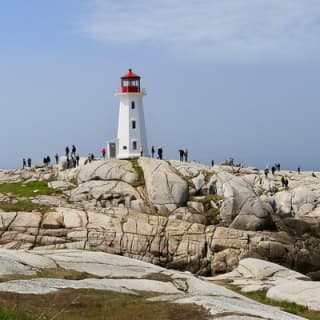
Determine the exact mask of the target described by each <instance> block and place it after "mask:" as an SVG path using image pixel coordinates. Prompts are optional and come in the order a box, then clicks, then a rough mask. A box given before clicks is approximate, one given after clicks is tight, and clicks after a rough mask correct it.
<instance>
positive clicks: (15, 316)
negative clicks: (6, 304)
mask: <svg viewBox="0 0 320 320" xmlns="http://www.w3.org/2000/svg"><path fill="white" fill-rule="evenodd" d="M0 319H1V320H34V319H36V318H35V317H33V316H32V315H31V313H29V312H26V311H17V310H14V309H7V308H3V307H0Z"/></svg>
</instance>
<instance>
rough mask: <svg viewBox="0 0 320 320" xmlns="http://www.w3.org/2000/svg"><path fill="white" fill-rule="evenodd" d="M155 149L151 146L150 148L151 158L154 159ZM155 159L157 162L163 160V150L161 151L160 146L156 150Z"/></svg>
mask: <svg viewBox="0 0 320 320" xmlns="http://www.w3.org/2000/svg"><path fill="white" fill-rule="evenodd" d="M155 152H156V150H155V147H154V146H152V147H151V157H152V158H154V156H155ZM157 159H159V160H162V159H163V149H162V146H160V147H159V148H158V149H157Z"/></svg>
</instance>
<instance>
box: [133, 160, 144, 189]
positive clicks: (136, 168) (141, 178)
mask: <svg viewBox="0 0 320 320" xmlns="http://www.w3.org/2000/svg"><path fill="white" fill-rule="evenodd" d="M130 161H131V163H132V167H133V169H134V171H135V172H136V174H137V176H138V180H137V182H136V183H135V187H138V186H143V185H144V184H145V180H144V173H143V169H142V168H141V167H140V165H139V163H138V160H137V159H132V160H130Z"/></svg>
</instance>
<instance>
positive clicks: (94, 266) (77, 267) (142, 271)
mask: <svg viewBox="0 0 320 320" xmlns="http://www.w3.org/2000/svg"><path fill="white" fill-rule="evenodd" d="M32 252H34V253H36V255H40V256H42V257H45V258H48V259H51V260H52V261H54V262H55V263H56V264H57V265H58V266H59V267H61V268H64V269H68V270H74V271H78V272H86V273H88V274H92V275H94V276H98V277H114V278H115V277H116V278H120V277H124V278H128V277H135V278H142V277H144V276H147V275H149V274H152V273H159V272H161V271H163V270H164V269H163V268H161V267H158V266H155V265H153V264H149V263H146V262H143V261H140V260H134V259H130V258H127V257H122V256H118V255H113V254H109V253H103V252H93V251H81V250H38V251H32Z"/></svg>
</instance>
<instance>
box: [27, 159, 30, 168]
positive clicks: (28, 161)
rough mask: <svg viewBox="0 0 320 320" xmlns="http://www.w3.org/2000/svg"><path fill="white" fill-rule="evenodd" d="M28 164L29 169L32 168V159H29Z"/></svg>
mask: <svg viewBox="0 0 320 320" xmlns="http://www.w3.org/2000/svg"><path fill="white" fill-rule="evenodd" d="M27 163H28V168H31V158H28V160H27Z"/></svg>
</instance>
